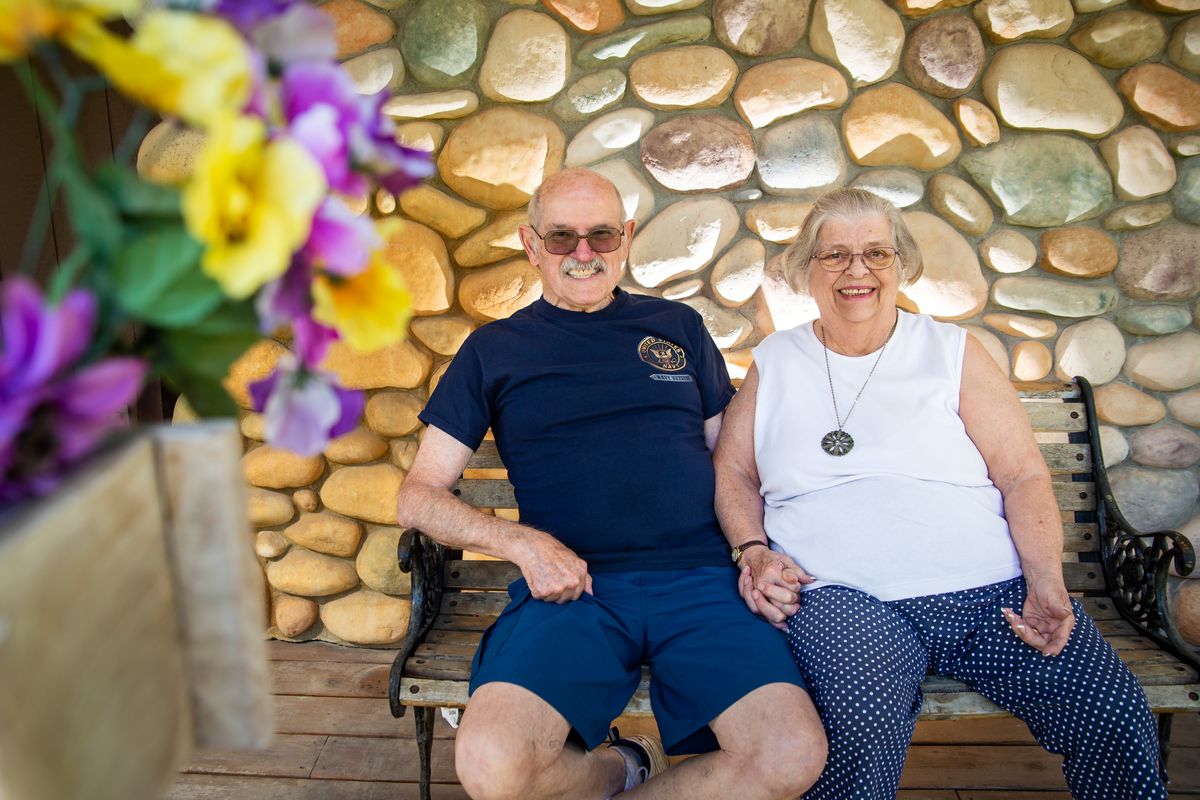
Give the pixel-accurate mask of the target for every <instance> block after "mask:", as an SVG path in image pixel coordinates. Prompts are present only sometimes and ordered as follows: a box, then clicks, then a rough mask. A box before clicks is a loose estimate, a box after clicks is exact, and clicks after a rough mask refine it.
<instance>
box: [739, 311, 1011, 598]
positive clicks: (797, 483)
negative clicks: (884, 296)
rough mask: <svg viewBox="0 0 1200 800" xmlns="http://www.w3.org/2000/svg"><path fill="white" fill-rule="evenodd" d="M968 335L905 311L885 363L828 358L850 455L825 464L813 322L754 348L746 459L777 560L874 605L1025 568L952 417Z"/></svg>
mask: <svg viewBox="0 0 1200 800" xmlns="http://www.w3.org/2000/svg"><path fill="white" fill-rule="evenodd" d="M966 337H967V333H966V331H964V330H962V329H961V328H959V327H957V326H955V325H947V324H945V323H941V322H936V321H934V320H932V319H930V318H929V317H927V316H919V315H914V314H908V313H905V312H903V311H901V312H900V320H899V323H898V324H897V327H896V332H895V334H894V335H893V336H892V339H891V342H890V343H889V344H888V345H887V348H886V350H885V351H884V353H883V356H882V359H881V360H880V361H879V366H878V367H877V368H876V370H875V374H874V375H873V376H872V377H871V380H870V382H869V383H868V384H867V386H866V390H865V391H863V393H862V397H861V399H859V401H858V405H857V406H856V407H855V408H854V412H853V414H851V416H850V418H849V420H846V418H845V414H846V413H847V412H848V411H849V410H850V407H851V404H852V403H853V402H854V397H855V395H856V394H858V391H859V389H860V388H862V386H863V382H864V381H865V380H866V379H867V375H868V373H870V371H871V367H872V366H873V365H874V364H875V360H876V357H877V356H878V355H879V351H876V352H874V353H870V354H868V355H865V356H860V357H849V356H842V355H838V354H837V353H834V352H833V351H830V352H829V370H830V373H831V374H832V380H833V387H834V390H835V391H836V392H837V403H838V410H839V411H840V412H841V414H842V415H843V421H845V422H846V424H845V426H844V428H845V430H846V432H847V433H849V434H850V435H851V436H853V437H854V447H853V449H852V450H851V451H850V452H849V453H847V454H846V455H844V456H831V455H829V454H827V453H826V452H825V451H824V450H822V449H821V438H822V437H823V436H824V435H825V434H826V433H828V432H830V431H832V430H834V429H835V428H836V427H837V422H836V420H835V417H834V412H833V402H832V400H831V398H830V392H829V381H828V379H827V377H826V371H825V355H824V353H823V348H822V345H821V340H820V339H819V338H818V337H817V336H816V334H815V333H814V331H813V325H812V323H808V324H805V325H801V326H799V327H797V328H793V329H791V330H786V331H779V332H778V333H774V334H772V335H771V336H768V337H767V338H766V339H765V340H764V341H763V342H762V343H761V344H760V345H759V346H758V347H756V348H754V361H755V364H756V365H757V367H758V374H759V384H758V400H757V406H756V410H755V417H754V455H755V458H756V460H757V464H758V475H759V478H760V479H761V482H762V489H761V494H762V497H763V501H764V515H765V516H764V524H765V527H766V531H767V535H768V536H770V538H771V541H772V543H773V545H772V546H773V547H774V548H775V549H776V550H781V551H783V552H785V553H787V554H788V555H790V556H791V557H792V558H794V559H795V560H796V562H797V563H798V564H800V566H802V567H803V568H804V569H805V570H806V571H807V572H808V573H809V574H810V575H812V576H814V577H815V578H817V581H816V582H815V583H812V584H809V585H808V586H807V587H805V588H806V589H809V590H811V589H816V588H819V587H821V586H827V585H831V584H836V585H843V586H851V587H854V588H856V589H861V590H862V591H864V592H867V593H869V594H872V595H874V596H876V597H878V598H879V599H881V600H900V599H904V598H908V597H921V596H924V595H929V594H941V593H944V592H954V591H959V590H962V589H970V588H974V587H976V586H985V585H987V584H989V583H996V582H998V581H1003V580H1008V579H1010V578H1015V577H1017V576H1018V575H1020V574H1021V566H1020V562H1019V560H1018V557H1017V552H1016V549H1015V548H1014V546H1013V542H1012V537H1011V535H1010V534H1009V530H1008V523H1007V522H1006V521H1005V519H1004V503H1003V499H1002V498H1001V496H1000V491H999V490H998V489H997V488H996V487H995V485H994V484H993V483H992V482H991V480H990V479H989V478H988V472H987V465H986V464H985V463H984V461H983V456H981V455H980V453H979V450H978V449H976V447H975V444H974V443H973V442H972V441H971V439H970V437H969V436H967V432H966V429H965V428H964V427H963V422H962V419H961V418H959V416H958V398H959V387H960V384H961V382H962V365H963V354H964V353H965V351H966Z"/></svg>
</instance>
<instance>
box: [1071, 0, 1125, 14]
mask: <svg viewBox="0 0 1200 800" xmlns="http://www.w3.org/2000/svg"><path fill="white" fill-rule="evenodd" d="M1073 2H1074V5H1075V13H1076V14H1091V13H1093V12H1096V11H1104V10H1105V9H1107V8H1113V7H1114V6H1119V5H1122V4H1124V3H1125V2H1127V0H1073Z"/></svg>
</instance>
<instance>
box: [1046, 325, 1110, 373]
mask: <svg viewBox="0 0 1200 800" xmlns="http://www.w3.org/2000/svg"><path fill="white" fill-rule="evenodd" d="M1124 363H1125V337H1124V336H1122V335H1121V331H1120V329H1119V328H1117V326H1116V325H1113V324H1112V323H1111V322H1109V321H1108V320H1106V319H1089V320H1087V321H1085V322H1079V323H1076V324H1075V325H1072V326H1070V327H1069V328H1066V329H1065V330H1064V331H1063V332H1062V333H1061V334H1059V336H1058V341H1057V342H1056V343H1055V345H1054V376H1055V377H1056V378H1058V379H1059V380H1061V381H1069V380H1071V379H1072V378H1074V377H1076V376H1081V377H1084V378H1087V379H1088V381H1089V382H1090V383H1091V384H1092V385H1093V386H1099V385H1100V384H1104V383H1108V382H1109V381H1111V380H1112V379H1114V378H1116V377H1117V376H1118V375H1120V374H1121V365H1122V364H1124Z"/></svg>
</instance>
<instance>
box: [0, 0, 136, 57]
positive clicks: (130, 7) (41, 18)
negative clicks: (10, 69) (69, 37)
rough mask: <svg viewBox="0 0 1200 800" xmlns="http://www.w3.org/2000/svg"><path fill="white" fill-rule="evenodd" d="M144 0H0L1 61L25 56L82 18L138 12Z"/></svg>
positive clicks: (106, 16) (109, 16) (99, 18)
mask: <svg viewBox="0 0 1200 800" xmlns="http://www.w3.org/2000/svg"><path fill="white" fill-rule="evenodd" d="M143 3H144V0H0V63H4V62H9V61H15V60H17V59H19V58H23V57H24V56H25V55H26V54H27V53H28V52H29V49H30V48H31V47H32V46H33V45H34V44H35V43H36V42H38V41H40V40H42V39H51V38H54V37H56V36H58V35H59V34H60V33H61V32H62V31H63V30H64V29H65V28H67V27H69V26H71V25H73V24H78V23H79V22H80V21H88V20H90V21H96V20H103V19H109V18H111V17H116V16H120V15H126V16H131V15H133V14H135V13H137V12H138V11H139V10H140V9H141V8H142V5H143Z"/></svg>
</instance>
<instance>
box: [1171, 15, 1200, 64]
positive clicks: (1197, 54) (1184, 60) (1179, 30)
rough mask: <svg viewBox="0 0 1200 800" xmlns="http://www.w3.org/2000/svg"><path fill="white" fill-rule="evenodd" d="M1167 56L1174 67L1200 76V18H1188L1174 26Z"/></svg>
mask: <svg viewBox="0 0 1200 800" xmlns="http://www.w3.org/2000/svg"><path fill="white" fill-rule="evenodd" d="M1167 56H1169V57H1170V59H1171V61H1172V63H1174V64H1175V66H1177V67H1180V68H1181V69H1186V70H1187V71H1188V72H1191V73H1192V74H1195V75H1200V17H1190V18H1188V19H1185V20H1182V21H1181V22H1180V23H1179V24H1178V25H1176V26H1175V30H1174V32H1172V33H1171V42H1170V44H1168V45H1167Z"/></svg>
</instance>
